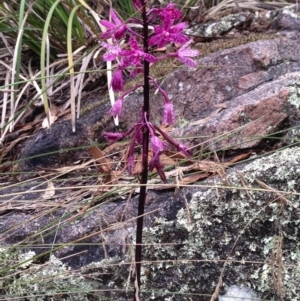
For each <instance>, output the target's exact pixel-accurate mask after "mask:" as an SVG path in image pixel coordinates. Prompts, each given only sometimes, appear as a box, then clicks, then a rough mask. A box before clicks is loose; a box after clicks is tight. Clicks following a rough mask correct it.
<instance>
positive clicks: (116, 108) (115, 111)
mask: <svg viewBox="0 0 300 301" xmlns="http://www.w3.org/2000/svg"><path fill="white" fill-rule="evenodd" d="M122 107H123V98H118V99H117V101H116V102H115V104H114V105H113V106H112V108H111V109H110V110H109V113H110V114H111V115H112V116H113V117H117V116H121V114H122Z"/></svg>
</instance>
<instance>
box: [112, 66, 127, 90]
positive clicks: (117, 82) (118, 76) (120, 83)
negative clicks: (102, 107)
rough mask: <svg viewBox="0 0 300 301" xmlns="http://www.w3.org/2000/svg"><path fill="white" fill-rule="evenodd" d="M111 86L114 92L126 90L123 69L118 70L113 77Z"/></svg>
mask: <svg viewBox="0 0 300 301" xmlns="http://www.w3.org/2000/svg"><path fill="white" fill-rule="evenodd" d="M111 86H112V88H113V90H114V91H116V92H119V91H123V90H124V79H123V73H122V70H121V69H117V70H116V71H115V72H114V73H113V76H112V80H111Z"/></svg>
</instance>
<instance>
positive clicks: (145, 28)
mask: <svg viewBox="0 0 300 301" xmlns="http://www.w3.org/2000/svg"><path fill="white" fill-rule="evenodd" d="M141 1H142V3H143V7H142V19H143V42H144V52H145V53H148V52H149V49H148V48H149V46H148V20H147V14H146V13H147V11H146V0H141ZM149 90H150V84H149V62H147V61H146V60H144V107H143V154H142V166H143V171H142V180H141V184H147V181H148V147H149V129H148V127H147V120H149V109H150V104H149V98H150V96H149ZM146 195H147V187H146V185H143V186H141V188H140V195H139V205H138V217H137V228H136V249H135V263H136V264H135V272H136V285H135V288H134V301H137V300H138V299H139V295H140V287H141V261H142V236H143V222H144V217H143V214H144V210H145V201H146Z"/></svg>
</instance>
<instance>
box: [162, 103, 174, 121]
mask: <svg viewBox="0 0 300 301" xmlns="http://www.w3.org/2000/svg"><path fill="white" fill-rule="evenodd" d="M174 121H175V116H174V109H173V104H172V103H171V102H165V106H164V114H163V120H162V122H163V124H173V123H174Z"/></svg>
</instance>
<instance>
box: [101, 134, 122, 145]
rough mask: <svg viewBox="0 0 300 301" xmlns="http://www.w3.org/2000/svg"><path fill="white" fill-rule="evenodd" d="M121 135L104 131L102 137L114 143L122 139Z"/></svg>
mask: <svg viewBox="0 0 300 301" xmlns="http://www.w3.org/2000/svg"><path fill="white" fill-rule="evenodd" d="M123 136H124V134H123V133H104V137H105V138H106V139H107V140H109V141H110V142H111V143H115V142H116V141H118V140H120V139H122V138H123Z"/></svg>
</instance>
